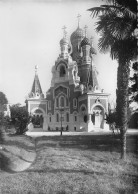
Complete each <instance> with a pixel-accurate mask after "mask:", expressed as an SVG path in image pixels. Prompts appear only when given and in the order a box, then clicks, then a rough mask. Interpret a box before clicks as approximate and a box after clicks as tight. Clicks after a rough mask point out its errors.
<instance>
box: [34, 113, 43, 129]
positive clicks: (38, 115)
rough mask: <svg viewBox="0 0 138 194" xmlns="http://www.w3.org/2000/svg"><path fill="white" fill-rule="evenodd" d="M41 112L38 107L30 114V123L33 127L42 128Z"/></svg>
mask: <svg viewBox="0 0 138 194" xmlns="http://www.w3.org/2000/svg"><path fill="white" fill-rule="evenodd" d="M43 122H44V118H43V113H42V111H41V110H40V109H36V110H35V111H34V113H33V115H32V123H33V126H34V128H43Z"/></svg>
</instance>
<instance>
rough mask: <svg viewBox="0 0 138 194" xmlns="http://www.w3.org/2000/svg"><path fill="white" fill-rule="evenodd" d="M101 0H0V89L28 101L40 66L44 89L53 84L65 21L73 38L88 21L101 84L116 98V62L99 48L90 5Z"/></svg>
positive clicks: (10, 98)
mask: <svg viewBox="0 0 138 194" xmlns="http://www.w3.org/2000/svg"><path fill="white" fill-rule="evenodd" d="M101 2H103V1H101V0H76V1H73V0H66V1H65V0H64V1H63V0H51V1H50V0H39V1H38V0H0V91H2V92H4V93H5V95H6V96H7V99H8V101H9V103H10V104H16V103H21V104H24V102H25V99H26V97H27V95H28V93H29V92H30V91H31V87H32V84H33V80H34V75H35V66H36V65H37V66H38V76H39V80H40V83H41V87H42V90H43V93H44V94H46V91H47V90H48V89H49V87H50V84H51V77H52V73H51V68H52V66H53V65H54V64H55V61H56V59H57V58H58V56H59V54H60V45H59V42H60V40H61V39H62V37H63V30H62V28H63V26H64V25H65V26H66V27H67V29H66V31H67V33H68V34H67V35H68V37H69V38H70V35H71V33H72V32H74V31H75V30H76V28H77V25H78V21H77V15H78V14H80V15H81V19H80V27H81V28H84V26H85V25H87V26H88V29H87V34H88V37H91V36H93V47H94V48H95V49H96V51H97V54H96V55H95V56H94V58H93V63H94V64H95V66H96V68H97V70H98V72H99V74H98V80H99V84H100V87H101V88H103V89H104V91H105V92H107V93H110V94H111V97H110V99H111V100H114V101H115V92H116V77H117V62H116V61H113V60H112V59H111V58H110V56H109V54H101V53H99V50H98V47H97V44H98V39H99V37H100V36H99V34H97V33H96V31H95V27H96V26H95V22H96V19H95V18H94V19H93V18H92V17H91V15H90V12H88V11H87V9H89V8H91V7H95V6H99V5H100V3H101Z"/></svg>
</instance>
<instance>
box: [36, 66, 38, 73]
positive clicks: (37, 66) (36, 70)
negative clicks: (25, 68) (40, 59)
mask: <svg viewBox="0 0 138 194" xmlns="http://www.w3.org/2000/svg"><path fill="white" fill-rule="evenodd" d="M37 69H38V65H35V73H37Z"/></svg>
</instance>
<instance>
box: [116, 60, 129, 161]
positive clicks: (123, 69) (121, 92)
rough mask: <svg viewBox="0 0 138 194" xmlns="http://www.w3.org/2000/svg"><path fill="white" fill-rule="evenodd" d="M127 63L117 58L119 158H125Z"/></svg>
mask: <svg viewBox="0 0 138 194" xmlns="http://www.w3.org/2000/svg"><path fill="white" fill-rule="evenodd" d="M129 73H130V69H129V63H128V62H126V61H125V60H124V59H123V57H120V58H119V66H118V75H117V76H118V77H117V107H116V111H117V125H118V126H119V128H120V132H121V133H120V134H121V135H120V143H121V159H125V158H126V131H127V110H128V84H129Z"/></svg>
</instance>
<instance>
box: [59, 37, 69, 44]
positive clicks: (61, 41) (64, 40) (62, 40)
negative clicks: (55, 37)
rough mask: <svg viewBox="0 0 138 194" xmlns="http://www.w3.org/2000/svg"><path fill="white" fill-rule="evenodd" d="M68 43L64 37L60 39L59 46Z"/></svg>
mask: <svg viewBox="0 0 138 194" xmlns="http://www.w3.org/2000/svg"><path fill="white" fill-rule="evenodd" d="M68 43H69V41H68V39H67V38H66V37H64V38H62V39H61V40H60V45H63V44H68Z"/></svg>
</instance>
